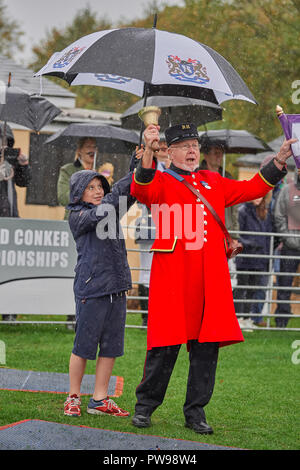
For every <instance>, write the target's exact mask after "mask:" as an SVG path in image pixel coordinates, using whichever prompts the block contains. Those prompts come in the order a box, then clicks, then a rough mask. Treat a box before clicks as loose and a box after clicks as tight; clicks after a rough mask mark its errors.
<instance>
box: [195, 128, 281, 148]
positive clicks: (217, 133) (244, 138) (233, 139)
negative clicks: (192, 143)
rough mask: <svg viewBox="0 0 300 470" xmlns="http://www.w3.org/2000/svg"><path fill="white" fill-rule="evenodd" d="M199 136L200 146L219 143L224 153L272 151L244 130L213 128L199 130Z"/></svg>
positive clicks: (260, 140)
mask: <svg viewBox="0 0 300 470" xmlns="http://www.w3.org/2000/svg"><path fill="white" fill-rule="evenodd" d="M199 136H200V144H201V146H202V148H203V147H205V145H206V144H207V143H209V144H212V143H213V144H217V145H221V146H222V147H223V149H224V152H226V153H254V154H255V153H259V152H266V151H270V152H273V150H272V149H271V147H269V145H268V144H267V143H266V142H264V141H263V140H262V139H260V138H259V137H257V136H255V135H253V134H251V133H250V132H248V131H245V130H233V129H221V130H213V131H206V132H199Z"/></svg>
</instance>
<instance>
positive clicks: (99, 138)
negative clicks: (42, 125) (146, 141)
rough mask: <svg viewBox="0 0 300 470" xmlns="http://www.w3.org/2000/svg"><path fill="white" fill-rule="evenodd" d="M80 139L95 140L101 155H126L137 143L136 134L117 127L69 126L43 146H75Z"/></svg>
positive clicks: (94, 125)
mask: <svg viewBox="0 0 300 470" xmlns="http://www.w3.org/2000/svg"><path fill="white" fill-rule="evenodd" d="M80 137H91V138H95V139H96V142H97V146H98V147H99V148H100V149H101V152H103V153H128V152H129V151H132V150H133V149H134V147H135V146H136V145H138V143H139V136H138V133H137V132H135V131H130V130H127V129H122V128H119V127H114V126H109V125H98V124H81V123H79V124H76V123H73V124H70V125H69V126H67V127H66V128H65V129H62V130H60V131H58V132H56V133H55V134H53V135H51V136H50V137H49V138H48V139H47V140H46V141H45V144H57V145H58V146H63V147H69V146H71V145H72V144H75V143H76V141H77V140H78V139H79V138H80ZM96 157H97V155H96V154H95V155H94V167H95V166H96Z"/></svg>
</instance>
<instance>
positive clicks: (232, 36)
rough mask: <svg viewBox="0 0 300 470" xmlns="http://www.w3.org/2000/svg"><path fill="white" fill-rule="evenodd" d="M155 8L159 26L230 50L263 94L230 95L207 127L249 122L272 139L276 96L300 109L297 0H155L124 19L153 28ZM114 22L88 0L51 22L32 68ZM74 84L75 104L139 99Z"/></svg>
mask: <svg viewBox="0 0 300 470" xmlns="http://www.w3.org/2000/svg"><path fill="white" fill-rule="evenodd" d="M155 12H157V13H158V21H157V28H158V29H161V30H166V31H171V32H176V33H178V34H183V35H185V36H188V37H191V38H193V39H195V40H196V41H199V42H201V43H204V44H206V45H208V46H210V47H212V48H213V49H215V50H216V51H217V52H219V53H220V54H221V55H222V56H223V57H225V59H227V60H228V61H229V62H230V63H231V64H232V66H233V67H234V68H235V69H236V70H237V72H238V73H239V74H240V75H241V77H242V78H243V80H244V81H245V82H246V84H247V86H248V87H249V89H250V90H251V91H252V93H253V95H254V96H255V98H256V100H257V102H258V105H253V104H251V103H248V102H245V101H237V100H231V101H226V102H225V103H224V104H223V107H224V113H223V116H224V119H223V121H217V122H215V123H210V124H208V126H207V127H208V128H232V129H246V130H248V131H250V132H252V133H254V134H256V135H259V136H260V137H262V138H263V139H265V140H267V141H269V140H271V139H273V138H275V137H277V136H278V135H279V134H280V133H281V132H282V131H281V127H280V125H279V122H278V120H277V117H276V114H275V108H276V105H277V104H280V105H281V106H282V107H283V108H284V110H285V112H287V113H298V112H299V106H298V105H297V103H295V102H293V100H292V95H293V93H294V92H295V90H294V89H293V84H294V83H296V82H297V80H300V54H299V33H300V21H299V19H300V16H299V13H300V2H299V0H252V1H251V2H249V0H231V1H224V0H209V1H208V0H185V1H184V5H183V6H167V5H164V4H162V6H160V7H158V2H156V1H152V2H150V3H149V4H148V6H147V7H145V16H144V18H143V19H140V20H136V21H133V22H131V23H129V24H121V25H120V27H128V26H133V27H142V28H151V27H152V26H153V15H154V13H155ZM110 27H111V25H110V24H109V23H108V22H107V21H106V20H105V19H104V20H103V19H102V20H101V19H100V20H99V19H97V15H96V14H95V13H94V12H92V11H91V10H90V9H89V8H88V7H87V8H86V9H84V10H81V11H80V12H79V13H77V15H76V16H75V19H74V20H73V21H72V22H71V23H70V25H69V26H68V27H67V28H66V29H65V30H63V31H58V30H56V29H55V28H53V29H52V30H51V31H50V32H49V33H48V36H47V38H46V40H45V41H43V42H42V43H41V45H40V46H38V47H35V48H34V50H33V52H34V54H35V55H36V60H35V62H34V64H33V66H34V69H35V70H38V69H39V68H40V67H42V66H43V65H44V64H45V63H46V62H47V61H48V59H49V57H50V56H51V54H52V53H53V52H55V51H59V50H62V49H63V48H64V47H66V46H67V45H68V44H70V43H72V42H73V41H74V40H76V39H78V38H79V37H82V36H84V35H86V34H90V33H92V32H94V31H97V30H101V29H109V28H110ZM59 83H60V84H63V81H59ZM71 89H72V91H73V92H74V93H76V94H77V97H78V100H77V105H78V106H81V107H86V108H96V109H97V108H98V109H102V110H108V111H116V112H123V111H124V110H125V109H126V108H127V107H128V106H130V105H131V104H132V103H133V102H134V101H136V100H137V99H138V98H137V97H135V96H134V95H130V94H128V93H124V92H121V91H117V90H113V89H109V88H101V87H87V86H81V87H75V86H74V87H71Z"/></svg>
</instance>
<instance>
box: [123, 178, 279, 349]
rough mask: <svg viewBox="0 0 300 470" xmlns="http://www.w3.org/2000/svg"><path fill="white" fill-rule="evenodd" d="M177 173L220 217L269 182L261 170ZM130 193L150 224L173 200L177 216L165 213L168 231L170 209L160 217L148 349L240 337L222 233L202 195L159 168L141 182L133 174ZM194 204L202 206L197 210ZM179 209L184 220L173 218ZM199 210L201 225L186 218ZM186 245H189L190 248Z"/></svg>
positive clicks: (224, 341)
mask: <svg viewBox="0 0 300 470" xmlns="http://www.w3.org/2000/svg"><path fill="white" fill-rule="evenodd" d="M182 176H184V178H185V179H186V180H187V181H188V182H189V183H191V184H194V187H195V188H196V189H199V191H200V193H203V196H204V197H205V198H206V199H207V200H208V202H210V203H211V205H212V206H213V207H214V209H215V211H216V212H217V213H218V214H219V216H220V217H221V219H222V221H223V222H224V221H225V207H228V206H232V205H235V204H239V203H243V202H246V201H251V200H253V199H256V198H258V197H262V196H264V195H265V194H267V192H268V191H269V190H270V189H271V188H272V187H273V186H272V185H271V184H268V183H267V182H266V181H265V180H264V178H263V177H262V176H261V175H260V174H256V175H255V176H254V177H253V178H252V179H251V180H249V181H236V180H232V179H228V178H223V177H221V176H220V175H219V173H213V172H210V171H207V170H202V171H198V172H195V173H191V175H182ZM203 183H206V184H203ZM131 194H132V195H133V196H135V197H136V198H137V199H138V200H139V201H140V202H142V203H144V204H146V205H147V206H148V207H150V208H151V212H152V214H153V218H154V221H155V223H157V220H158V216H157V215H156V216H155V213H156V212H155V210H154V209H155V207H156V208H157V206H155V205H162V204H166V205H167V206H165V207H166V208H167V207H173V208H176V206H177V214H176V216H174V217H173V219H172V217H171V219H170V217H169V220H171V222H170V223H169V222H167V224H166V227H167V228H169V233H168V230H165V231H164V229H166V227H164V225H163V224H162V222H163V219H164V217H165V218H167V217H168V216H170V213H171V212H169V213H168V211H165V212H163V213H162V215H160V219H159V220H160V223H159V226H157V227H156V239H155V241H154V244H153V246H152V251H153V252H154V256H153V261H152V268H151V276H150V288H149V308H148V310H149V314H148V329H147V349H151V348H153V347H158V346H168V345H174V344H184V343H188V341H189V340H190V339H197V340H198V341H199V342H219V343H220V346H225V345H228V344H232V343H237V342H240V341H243V335H242V332H241V329H240V327H239V324H238V321H237V317H236V315H235V310H234V305H233V297H232V288H231V281H230V275H229V270H228V262H227V258H226V252H225V246H224V235H223V232H222V230H221V228H220V227H219V225H218V223H217V222H216V221H215V219H214V217H213V216H212V214H211V213H210V212H209V210H208V209H206V208H205V207H204V206H203V204H202V202H201V197H200V200H198V199H199V198H198V199H197V198H196V196H195V195H194V194H193V193H192V192H191V191H190V190H189V189H188V188H187V187H185V186H184V185H183V183H181V182H179V181H178V180H176V179H175V178H174V177H173V176H171V175H169V174H167V173H161V172H159V171H157V172H156V173H155V176H154V179H153V180H152V181H151V182H150V183H140V182H137V181H136V179H135V178H133V182H132V185H131ZM174 205H175V206H174ZM196 205H199V206H200V207H201V210H200V209H199V207H198V209H196ZM151 206H152V207H151ZM180 208H181V209H182V217H181V219H182V220H181V225H180V224H179V223H178V220H176V221H175V219H176V218H177V219H178V213H180ZM184 208H188V211H187V213H188V216H186V215H184V214H186V213H185V212H184ZM191 208H192V212H189V211H190V210H191ZM196 211H198V212H197V214H198V219H197V220H198V227H195V220H193V221H192V223H191V217H190V214H192V217H193V219H195V218H196ZM201 211H202V212H201ZM200 212H201V214H202V215H201V214H200V216H199V213H200ZM187 224H188V228H187V230H184V227H185V226H186V225H187ZM193 224H194V225H193ZM199 224H200V226H199ZM180 228H181V229H182V230H181V233H180ZM196 229H197V230H198V231H199V230H200V231H201V230H202V232H203V240H202V247H200V245H201V243H200V244H199V242H197V240H196V236H195V237H194V241H195V245H194V247H195V248H196V249H193V244H192V240H193V239H192V238H191V235H192V233H193V232H194V233H196ZM163 231H164V233H163ZM187 243H190V245H189V249H187ZM197 244H198V246H197Z"/></svg>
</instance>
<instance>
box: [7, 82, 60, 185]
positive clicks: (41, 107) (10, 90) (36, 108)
mask: <svg viewBox="0 0 300 470" xmlns="http://www.w3.org/2000/svg"><path fill="white" fill-rule="evenodd" d="M10 83H11V74H9V77H8V82H7V85H4V86H3V85H2V86H1V87H0V121H3V129H2V132H1V139H2V144H1V159H0V165H1V179H2V178H4V179H7V178H11V177H12V175H13V172H12V171H11V167H10V165H8V164H7V162H6V161H4V153H5V147H6V146H7V122H14V123H16V124H20V125H22V126H24V127H28V128H29V129H32V130H35V131H39V130H40V129H41V128H42V127H43V126H45V124H47V123H48V122H51V121H52V120H53V119H54V118H55V117H56V116H57V115H58V114H60V113H61V110H60V109H58V108H57V107H56V106H54V105H53V104H52V103H50V102H49V101H48V100H47V99H45V98H43V97H42V96H39V95H33V94H30V93H27V92H26V91H24V90H21V89H20V88H17V87H12V86H10ZM8 173H10V176H7V175H8Z"/></svg>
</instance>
